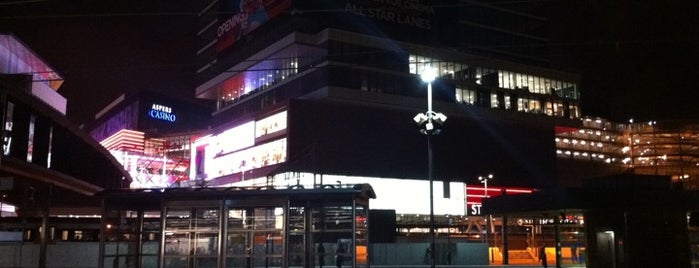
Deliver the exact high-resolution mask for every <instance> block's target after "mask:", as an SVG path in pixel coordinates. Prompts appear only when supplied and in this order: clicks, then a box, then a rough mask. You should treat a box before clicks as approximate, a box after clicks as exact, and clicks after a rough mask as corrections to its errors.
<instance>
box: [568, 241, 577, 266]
mask: <svg viewBox="0 0 699 268" xmlns="http://www.w3.org/2000/svg"><path fill="white" fill-rule="evenodd" d="M570 258H571V259H572V261H573V263H578V245H576V244H575V243H573V244H572V245H571V246H570Z"/></svg>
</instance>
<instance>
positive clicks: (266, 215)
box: [225, 206, 296, 267]
mask: <svg viewBox="0 0 699 268" xmlns="http://www.w3.org/2000/svg"><path fill="white" fill-rule="evenodd" d="M226 211H227V216H226V225H227V232H226V242H225V243H226V253H225V254H226V266H225V267H283V263H284V255H283V254H282V253H283V249H284V243H283V241H284V240H283V234H284V208H283V207H281V206H270V207H232V208H228V209H227V210H226ZM294 257H296V256H294Z"/></svg>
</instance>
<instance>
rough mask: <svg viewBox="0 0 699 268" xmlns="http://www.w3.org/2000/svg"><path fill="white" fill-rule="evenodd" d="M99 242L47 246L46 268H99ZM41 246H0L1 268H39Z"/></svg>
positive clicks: (29, 244)
mask: <svg viewBox="0 0 699 268" xmlns="http://www.w3.org/2000/svg"><path fill="white" fill-rule="evenodd" d="M98 257H99V243H98V242H65V243H64V242H56V243H54V244H50V245H47V251H46V267H76V268H80V267H85V268H87V267H90V268H92V267H97V266H98V264H99V262H98ZM38 265H39V244H34V243H17V242H14V243H2V244H0V267H38Z"/></svg>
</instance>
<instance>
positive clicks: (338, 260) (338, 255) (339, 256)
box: [335, 243, 345, 268]
mask: <svg viewBox="0 0 699 268" xmlns="http://www.w3.org/2000/svg"><path fill="white" fill-rule="evenodd" d="M343 254H345V244H342V243H340V245H339V246H338V247H337V250H336V251H335V266H337V268H342V262H343V261H344V259H343V258H344V256H343Z"/></svg>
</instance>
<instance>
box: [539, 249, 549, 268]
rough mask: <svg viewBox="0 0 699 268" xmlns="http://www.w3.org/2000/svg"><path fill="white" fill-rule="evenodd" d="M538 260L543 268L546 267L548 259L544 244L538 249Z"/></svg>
mask: <svg viewBox="0 0 699 268" xmlns="http://www.w3.org/2000/svg"><path fill="white" fill-rule="evenodd" d="M539 260H541V264H542V265H543V266H544V268H547V267H548V260H546V244H544V245H542V246H541V248H540V249H539Z"/></svg>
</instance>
